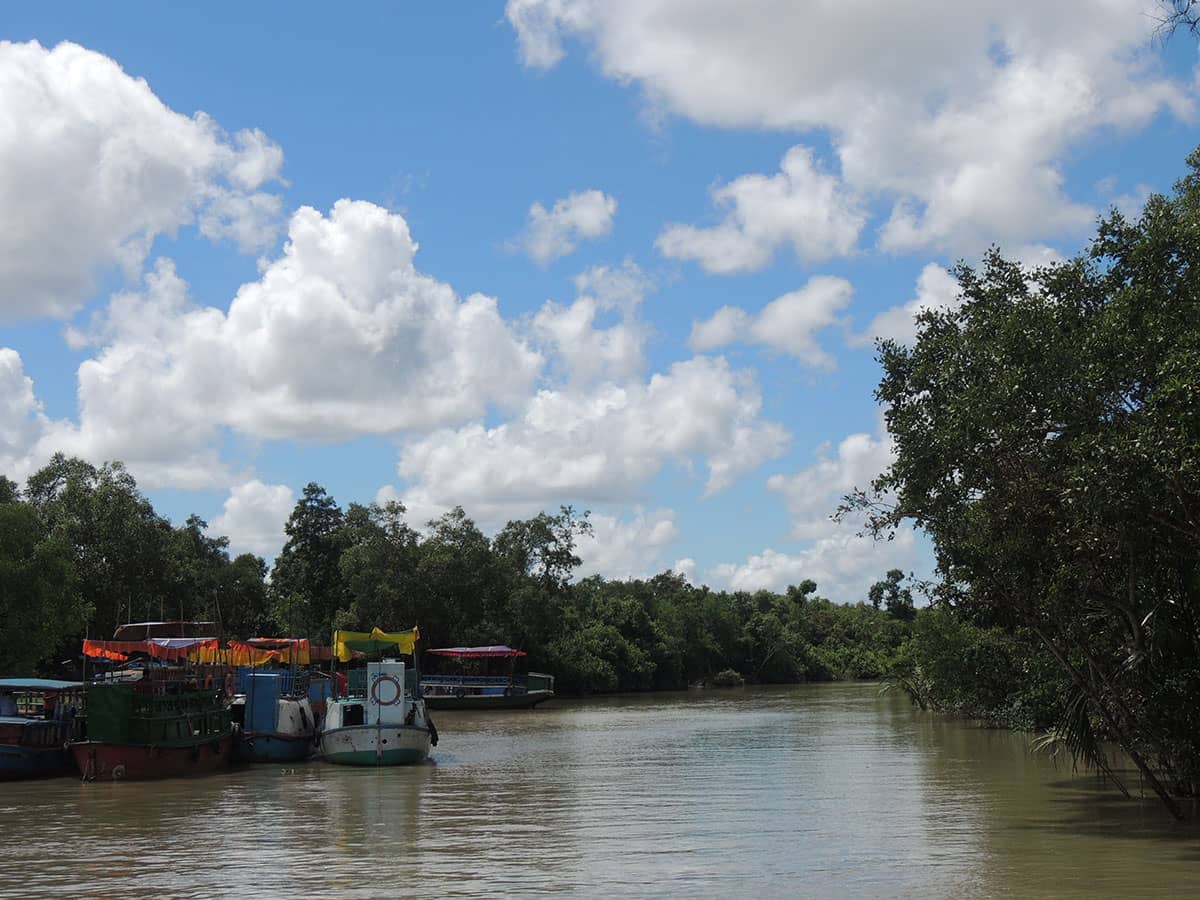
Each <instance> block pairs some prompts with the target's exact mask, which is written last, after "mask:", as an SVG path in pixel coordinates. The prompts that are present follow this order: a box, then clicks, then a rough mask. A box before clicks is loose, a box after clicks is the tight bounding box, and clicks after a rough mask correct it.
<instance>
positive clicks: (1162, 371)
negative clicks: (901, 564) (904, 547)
mask: <svg viewBox="0 0 1200 900" xmlns="http://www.w3.org/2000/svg"><path fill="white" fill-rule="evenodd" d="M1188 165H1189V167H1190V169H1191V172H1190V174H1189V175H1187V176H1186V177H1185V178H1183V179H1182V180H1181V181H1180V182H1179V183H1178V184H1177V185H1176V187H1175V191H1174V193H1173V194H1172V195H1171V196H1169V197H1164V196H1152V197H1151V198H1150V199H1149V200H1148V202H1147V203H1146V206H1145V209H1144V211H1143V212H1142V215H1141V216H1140V217H1139V218H1138V219H1137V220H1136V221H1128V220H1127V219H1126V218H1125V217H1123V216H1122V215H1121V214H1120V213H1118V212H1115V211H1114V212H1112V213H1111V214H1109V215H1108V216H1107V217H1106V218H1105V219H1103V221H1101V222H1100V225H1099V228H1098V232H1097V235H1096V237H1095V239H1094V240H1093V241H1092V243H1091V246H1090V248H1089V250H1088V252H1087V253H1086V254H1084V255H1082V256H1080V257H1079V258H1076V259H1073V260H1070V261H1067V262H1062V263H1057V264H1053V265H1048V266H1042V267H1036V268H1027V267H1025V266H1023V265H1021V264H1019V263H1017V262H1015V261H1012V260H1008V259H1005V258H1004V257H1003V256H1002V255H1001V254H1000V253H999V252H998V251H995V250H993V251H992V252H990V253H989V254H988V256H987V257H986V259H985V260H984V262H983V265H982V267H981V268H980V269H978V270H976V269H974V268H972V267H969V266H966V265H960V266H958V267H957V269H956V272H955V274H956V275H957V278H958V282H959V286H960V290H961V297H960V304H959V305H957V306H955V307H954V308H950V309H941V310H931V311H927V312H925V313H923V314H922V315H921V317H920V331H919V334H918V337H917V339H916V341H915V343H914V345H913V346H911V347H908V346H904V345H901V344H899V343H896V342H894V341H886V342H883V343H882V344H881V345H880V348H879V357H880V362H881V364H882V367H883V377H882V381H881V383H880V385H879V388H878V391H877V397H878V399H879V400H880V401H881V402H882V403H883V404H884V405H885V408H886V418H887V426H888V429H889V431H890V432H891V434H892V437H893V438H894V440H895V442H896V448H897V456H896V459H895V462H894V463H893V464H892V466H891V467H890V468H889V469H888V470H887V471H886V472H885V473H884V474H883V475H882V476H881V477H880V478H879V479H878V480H877V481H876V482H875V483H874V485H873V490H872V492H871V493H870V494H866V493H863V494H858V495H856V496H855V497H852V498H849V499H850V505H851V506H852V507H859V508H862V509H865V510H868V511H869V512H870V513H871V526H872V528H873V529H874V530H875V531H876V532H877V533H883V532H887V531H888V530H889V529H891V528H893V527H894V526H896V525H897V524H898V523H899V522H901V521H902V520H911V521H913V522H915V523H916V524H917V525H918V526H920V527H921V528H923V529H924V530H925V531H927V532H928V533H929V534H930V535H931V536H932V538H933V542H934V547H935V551H936V558H937V569H938V576H939V583H938V586H937V590H936V593H935V596H936V598H937V600H938V601H939V602H940V603H943V604H945V605H947V606H948V607H950V608H953V609H954V610H956V611H957V612H958V613H959V614H961V615H962V616H964V617H965V618H966V619H967V620H968V621H970V622H972V623H974V624H976V625H978V626H982V627H988V626H998V627H1000V628H1002V629H1004V630H1006V631H1007V632H1008V633H1010V634H1015V633H1016V632H1017V631H1018V630H1022V629H1024V630H1027V631H1028V633H1030V634H1032V635H1036V637H1037V638H1038V639H1039V640H1040V641H1041V643H1042V646H1043V647H1044V649H1045V652H1046V653H1048V654H1049V655H1050V657H1051V658H1052V659H1053V661H1054V663H1055V664H1056V666H1057V667H1058V670H1059V671H1060V672H1061V673H1062V674H1063V675H1064V676H1065V677H1066V678H1067V680H1068V682H1069V683H1070V685H1071V686H1072V687H1071V689H1072V691H1073V692H1074V694H1073V696H1072V697H1071V698H1070V700H1069V701H1068V702H1067V703H1066V706H1065V710H1064V717H1063V720H1062V721H1061V722H1060V725H1059V728H1058V729H1057V732H1056V734H1057V736H1058V737H1059V738H1061V739H1062V740H1063V741H1064V742H1065V744H1066V745H1067V746H1068V747H1069V748H1070V749H1072V750H1073V751H1074V752H1075V753H1077V754H1079V755H1082V756H1083V757H1084V758H1086V759H1088V760H1090V761H1093V762H1096V763H1097V764H1099V765H1101V766H1102V767H1103V766H1106V764H1107V762H1106V756H1105V753H1104V751H1103V749H1102V743H1101V742H1102V739H1111V740H1114V741H1116V742H1117V743H1118V744H1119V745H1120V746H1121V747H1122V749H1123V750H1124V751H1125V752H1126V753H1127V754H1129V756H1130V758H1132V759H1133V760H1134V762H1135V764H1136V765H1137V766H1138V767H1139V769H1140V770H1141V772H1142V775H1143V777H1145V778H1146V779H1147V781H1148V783H1150V784H1151V785H1152V786H1153V787H1154V788H1155V790H1157V791H1158V792H1159V794H1160V796H1161V797H1162V798H1163V800H1164V802H1166V803H1167V804H1168V806H1170V807H1171V808H1172V810H1173V811H1175V812H1178V807H1177V804H1175V802H1174V800H1173V796H1174V795H1180V794H1182V795H1195V793H1196V792H1197V789H1198V788H1200V727H1198V726H1200V706H1198V705H1197V703H1196V698H1197V697H1200V628H1198V622H1200V400H1198V399H1197V398H1200V151H1198V152H1197V153H1195V154H1193V155H1192V156H1191V157H1190V158H1189V160H1188Z"/></svg>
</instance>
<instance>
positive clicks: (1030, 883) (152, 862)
mask: <svg viewBox="0 0 1200 900" xmlns="http://www.w3.org/2000/svg"><path fill="white" fill-rule="evenodd" d="M438 728H439V731H440V732H441V735H442V740H441V744H440V745H439V747H438V748H437V750H436V751H435V753H434V762H433V763H431V764H429V765H423V766H415V767H409V768H397V769H385V770H373V769H348V768H339V767H334V766H328V765H324V764H322V763H319V762H311V763H307V764H300V765H295V766H290V767H279V766H258V767H252V768H242V769H238V770H235V771H233V772H229V773H225V774H222V775H215V776H212V777H208V778H201V779H195V780H187V779H184V780H176V781H165V782H156V783H141V784H138V783H123V784H81V783H80V782H78V781H76V780H74V779H67V778H62V779H56V780H53V781H47V782H19V783H9V784H3V785H0V829H3V831H2V833H3V834H4V835H6V836H8V837H9V840H8V841H6V844H5V851H4V852H3V853H0V894H4V895H6V896H8V895H12V896H35V895H42V896H57V895H61V894H64V893H68V892H70V893H76V894H80V893H83V894H88V895H116V894H120V893H135V894H139V895H140V894H157V895H160V896H181V897H186V896H196V897H199V896H205V897H207V896H212V895H213V894H214V893H217V892H229V891H233V890H236V892H237V893H238V894H243V895H250V896H255V895H261V896H279V895H280V894H283V893H293V894H298V895H304V896H307V895H311V894H316V893H327V894H331V895H335V896H364V897H365V896H378V895H380V894H381V893H384V894H402V895H403V894H416V893H421V894H433V895H463V896H471V895H475V896H480V895H485V896H494V895H497V894H501V893H513V894H519V895H528V894H536V893H553V894H564V893H573V894H582V895H588V896H599V895H609V894H621V893H623V894H631V895H634V896H656V895H661V896H666V895H671V896H680V895H686V896H718V895H728V894H737V895H743V894H757V895H759V896H765V897H775V896H787V897H794V896H814V897H826V896H847V895H853V896H881V897H882V896H887V897H893V896H912V897H960V896H1083V895H1086V896H1089V897H1095V896H1130V895H1134V894H1136V895H1142V896H1145V895H1153V894H1156V893H1165V892H1167V891H1171V892H1173V893H1178V892H1180V891H1183V892H1185V893H1186V888H1187V886H1188V885H1189V884H1190V883H1191V880H1192V878H1193V874H1192V873H1193V872H1194V870H1195V866H1196V864H1197V862H1200V841H1198V840H1197V838H1198V837H1200V831H1198V830H1197V827H1196V826H1195V825H1192V824H1189V825H1186V826H1178V825H1176V824H1175V823H1173V822H1171V821H1170V820H1169V819H1168V818H1167V817H1166V815H1165V814H1164V813H1163V812H1162V811H1161V810H1160V809H1159V808H1158V805H1157V800H1156V799H1154V798H1152V797H1150V798H1147V799H1146V800H1144V801H1142V802H1137V801H1135V802H1129V801H1125V800H1123V799H1120V795H1119V794H1118V793H1117V792H1116V791H1115V790H1113V789H1112V788H1110V787H1106V786H1104V785H1102V784H1100V783H1099V782H1098V781H1097V780H1096V779H1095V778H1094V777H1091V776H1086V775H1073V774H1072V773H1071V771H1070V769H1069V767H1068V768H1063V767H1061V766H1060V767H1058V768H1055V766H1054V764H1053V763H1052V761H1050V760H1049V759H1047V758H1045V757H1042V756H1035V755H1032V754H1030V753H1029V751H1028V749H1027V744H1026V742H1025V740H1024V739H1023V738H1022V737H1021V736H1018V735H1011V734H1008V733H1006V732H1001V731H990V730H986V729H980V728H975V727H972V726H970V725H965V724H963V723H957V722H951V721H946V720H943V719H939V718H938V717H935V716H932V715H929V714H924V713H920V712H918V711H915V710H913V709H912V708H911V707H910V706H909V705H908V704H907V702H906V701H905V700H904V698H903V697H901V696H898V695H886V696H881V695H880V693H879V691H878V689H877V688H876V687H875V686H873V685H814V686H803V687H796V688H769V689H745V690H734V691H712V692H702V693H695V692H693V693H685V694H674V695H655V696H648V697H622V698H607V699H601V700H592V701H580V702H572V703H568V702H563V701H558V702H557V703H556V704H555V705H552V706H549V707H539V708H538V709H536V710H532V711H517V712H507V713H500V712H492V713H467V712H461V713H456V714H454V713H443V714H441V715H440V716H439V718H438ZM1134 783H1135V784H1136V779H1135V780H1134ZM13 835H19V838H18V839H15V840H14V839H13V838H12V837H11V836H13ZM6 892H7V893H6Z"/></svg>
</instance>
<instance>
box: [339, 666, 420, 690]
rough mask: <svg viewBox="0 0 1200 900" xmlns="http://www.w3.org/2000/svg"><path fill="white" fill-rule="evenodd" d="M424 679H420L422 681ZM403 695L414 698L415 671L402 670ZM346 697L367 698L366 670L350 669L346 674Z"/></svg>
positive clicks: (415, 687)
mask: <svg viewBox="0 0 1200 900" xmlns="http://www.w3.org/2000/svg"><path fill="white" fill-rule="evenodd" d="M423 680H424V679H422V681H423ZM404 693H405V694H407V695H408V696H409V697H415V696H416V693H417V671H416V669H410V668H407V667H406V668H405V670H404ZM346 696H348V697H365V696H367V670H366V669H350V670H349V671H348V672H347V673H346Z"/></svg>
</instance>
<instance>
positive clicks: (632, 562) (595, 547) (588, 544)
mask: <svg viewBox="0 0 1200 900" xmlns="http://www.w3.org/2000/svg"><path fill="white" fill-rule="evenodd" d="M588 521H589V522H591V524H592V534H591V536H583V537H581V538H580V539H579V541H578V543H577V547H576V551H577V552H578V554H579V557H580V558H581V559H582V560H583V565H581V566H580V567H579V569H578V570H577V571H576V573H575V575H576V577H577V578H586V577H587V576H588V575H603V576H604V577H605V578H622V579H625V578H647V577H649V576H652V575H656V574H658V573H659V572H661V571H662V570H663V566H662V554H663V552H664V551H665V550H666V549H667V548H668V547H670V546H671V545H672V544H673V543H675V540H676V539H677V538H678V537H679V527H678V526H677V525H676V524H675V513H674V511H672V510H669V509H657V510H654V511H652V512H646V511H645V510H641V509H638V510H635V511H634V513H633V514H632V516H630V517H629V518H620V517H618V516H612V515H605V514H602V513H592V515H591V516H590V517H589V519H588Z"/></svg>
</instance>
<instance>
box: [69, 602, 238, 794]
mask: <svg viewBox="0 0 1200 900" xmlns="http://www.w3.org/2000/svg"><path fill="white" fill-rule="evenodd" d="M144 624H154V625H163V624H166V623H144ZM156 630H158V629H142V630H141V631H136V630H134V631H132V635H136V637H137V638H138V639H132V640H130V639H125V640H112V641H92V640H88V641H84V643H83V652H84V655H85V657H87V658H88V659H92V660H95V661H97V662H99V661H101V660H106V661H108V662H109V663H125V664H126V666H125V667H124V668H122V669H117V670H109V671H106V672H104V673H102V674H101V675H99V676H98V677H97V678H96V679H94V680H92V681H87V682H85V685H84V714H83V715H81V716H80V717H79V719H78V721H77V723H76V731H77V735H78V737H77V739H76V740H74V741H72V742H71V744H70V746H69V750H70V752H71V755H72V756H73V757H74V759H75V764H76V765H77V766H78V767H79V771H80V772H81V773H82V774H83V777H84V779H85V780H87V781H93V780H96V779H104V780H120V779H135V778H138V779H140V778H163V777H168V776H177V775H194V774H199V773H202V772H210V771H213V770H215V769H219V768H222V767H224V766H226V765H228V763H229V760H230V758H231V754H232V749H233V723H232V720H231V718H230V711H229V698H228V696H227V695H226V691H225V685H224V683H223V681H222V679H218V678H213V677H212V675H211V674H206V673H204V672H203V671H200V670H198V669H197V668H195V667H194V665H193V666H191V667H189V666H188V665H187V664H188V663H189V661H191V662H193V664H194V661H195V660H196V656H197V654H198V653H199V652H200V651H201V650H203V649H216V648H217V646H218V644H219V639H218V638H217V637H213V636H211V635H194V636H186V637H185V636H178V635H176V636H167V635H162V634H158V635H154V631H156ZM132 635H131V632H130V631H125V632H124V633H121V632H120V631H119V632H118V635H117V636H118V637H121V638H129V637H131V636H132ZM152 635H153V636H152Z"/></svg>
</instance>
